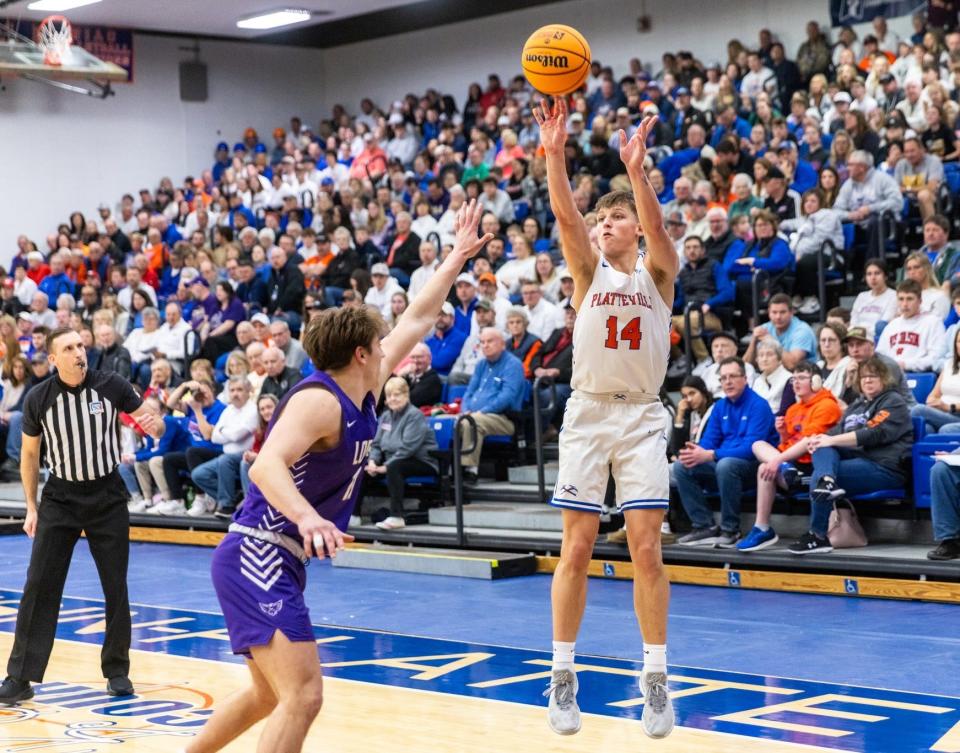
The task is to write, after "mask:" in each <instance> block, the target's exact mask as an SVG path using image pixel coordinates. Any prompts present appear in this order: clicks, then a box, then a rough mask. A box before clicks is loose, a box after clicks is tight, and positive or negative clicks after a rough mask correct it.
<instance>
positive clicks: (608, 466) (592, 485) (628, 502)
mask: <svg viewBox="0 0 960 753" xmlns="http://www.w3.org/2000/svg"><path fill="white" fill-rule="evenodd" d="M668 420H669V414H668V413H667V411H666V409H665V408H664V407H663V404H662V403H661V402H660V401H659V400H657V401H655V402H648V401H645V402H637V401H635V400H631V398H630V396H628V395H615V394H614V395H593V394H589V393H588V394H584V393H582V392H574V393H573V395H571V396H570V399H569V400H568V401H567V407H566V410H565V411H564V414H563V428H562V429H561V431H560V470H559V473H558V475H557V485H556V487H555V488H554V491H553V498H552V499H551V500H550V504H551V505H553V506H554V507H562V508H566V509H568V510H581V511H583V512H595V513H600V512H601V510H602V507H603V500H604V496H605V494H606V489H607V479H608V476H609V472H610V470H612V472H613V478H614V482H615V483H616V488H617V495H616V501H617V510H618V511H620V512H622V511H624V510H636V509H666V508H667V507H668V506H669V503H670V477H669V473H668V468H667V433H666V431H667V421H668Z"/></svg>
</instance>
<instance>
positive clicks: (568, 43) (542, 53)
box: [520, 24, 590, 96]
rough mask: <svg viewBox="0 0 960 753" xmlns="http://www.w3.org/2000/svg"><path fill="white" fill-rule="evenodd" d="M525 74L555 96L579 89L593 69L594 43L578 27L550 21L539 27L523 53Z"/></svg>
mask: <svg viewBox="0 0 960 753" xmlns="http://www.w3.org/2000/svg"><path fill="white" fill-rule="evenodd" d="M520 63H521V65H522V66H523V75H524V76H526V77H527V81H529V82H530V84H531V85H532V86H533V88H534V89H536V90H537V91H539V92H541V93H543V94H549V95H551V96H560V95H562V94H569V93H570V92H572V91H576V90H577V89H579V88H580V87H581V86H583V82H584V81H586V80H587V76H588V75H589V73H590V45H589V44H587V40H586V39H584V38H583V35H582V34H581V33H580V32H579V31H577V30H576V29H574V28H571V27H569V26H563V25H562V24H549V25H547V26H542V27H541V28H539V29H537V30H536V31H535V32H533V34H531V35H530V38H529V39H527V41H526V44H524V45H523V53H522V54H521V60H520Z"/></svg>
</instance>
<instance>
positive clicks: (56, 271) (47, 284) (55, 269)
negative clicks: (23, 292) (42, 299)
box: [37, 253, 76, 302]
mask: <svg viewBox="0 0 960 753" xmlns="http://www.w3.org/2000/svg"><path fill="white" fill-rule="evenodd" d="M65 269H66V263H65V262H64V258H63V256H62V255H61V254H59V253H56V254H53V255H51V257H50V274H48V275H47V276H46V277H44V278H43V279H42V280H41V281H40V285H38V286H37V287H38V289H39V290H40V292H41V293H46V294H47V298H48V299H50V300H51V301H54V302H55V301H56V300H57V299H58V298H59V297H60V296H61V295H62V294H63V293H69V294H70V295H74V294H75V291H76V286H75V285H74V284H73V281H72V280H71V279H70V278H69V277H67V273H66V272H65V271H64V270H65Z"/></svg>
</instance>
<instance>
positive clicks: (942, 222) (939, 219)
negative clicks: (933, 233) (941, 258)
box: [923, 214, 950, 235]
mask: <svg viewBox="0 0 960 753" xmlns="http://www.w3.org/2000/svg"><path fill="white" fill-rule="evenodd" d="M930 223H933V224H934V225H936V226H937V227H938V228H940V229H941V230H942V231H943V232H945V233H946V234H947V235H949V234H950V220H948V219H947V218H946V217H944V216H943V215H942V214H931V215H930V216H929V217H927V219H925V220H924V221H923V224H924V225H929V224H930Z"/></svg>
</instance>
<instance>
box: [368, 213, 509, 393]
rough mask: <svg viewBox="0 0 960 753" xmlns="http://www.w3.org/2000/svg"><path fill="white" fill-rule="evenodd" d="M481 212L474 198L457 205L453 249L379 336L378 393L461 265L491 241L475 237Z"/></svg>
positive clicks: (424, 329)
mask: <svg viewBox="0 0 960 753" xmlns="http://www.w3.org/2000/svg"><path fill="white" fill-rule="evenodd" d="M482 215H483V207H481V206H480V204H479V202H477V201H476V200H471V201H470V202H469V203H467V204H464V205H463V206H462V207H460V211H459V212H457V219H456V221H455V223H454V235H455V240H454V243H453V250H452V251H451V252H450V253H449V255H448V256H447V258H446V259H444V261H443V264H441V265H440V266H439V267H437V271H436V272H434V273H433V276H432V277H431V278H430V279H429V280H428V281H427V284H426V285H424V286H423V289H422V290H421V291H420V292H419V293H417V297H416V298H414V299H413V301H412V302H411V303H410V307H409V308H408V309H407V310H406V311H405V312H404V313H403V316H402V317H400V320H399V321H398V322H397V326H396V327H394V328H393V331H392V332H390V334H389V335H387V336H386V337H385V338H383V343H382V347H383V353H384V359H383V362H382V364H381V366H380V385H379V388H378V390H377V394H379V392H380V390H382V389H383V385H384V384H385V383H386V381H387V380H388V379H389V378H390V375H391V374H392V373H393V370H394V368H396V366H397V364H398V363H400V361H402V360H403V359H404V358H406V356H407V355H408V354H409V353H410V350H411V349H412V348H413V346H414V345H416V344H417V343H418V342H420V340H422V339H423V338H424V336H425V335H426V334H427V333H428V332H429V331H430V329H431V328H432V327H433V325H434V324H436V322H437V315H438V314H439V313H440V307H441V306H442V305H443V302H444V301H445V300H446V299H447V294H448V293H449V292H450V287H451V286H452V285H453V281H454V280H455V279H456V278H457V275H458V274H460V270H461V269H463V265H464V264H466V263H467V262H468V261H469V260H470V259H472V258H473V257H474V256H476V255H477V253H478V252H479V251H480V249H481V248H483V247H484V246H485V245H487V243H488V242H489V241H491V240H493V235H492V234H491V233H487V234H486V235H484V236H483V237H482V238H479V237H477V226H478V225H479V224H480V217H481V216H482Z"/></svg>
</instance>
